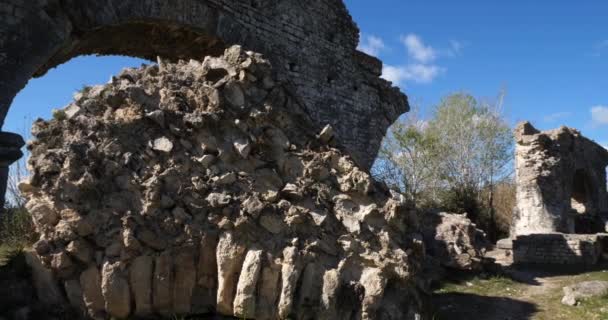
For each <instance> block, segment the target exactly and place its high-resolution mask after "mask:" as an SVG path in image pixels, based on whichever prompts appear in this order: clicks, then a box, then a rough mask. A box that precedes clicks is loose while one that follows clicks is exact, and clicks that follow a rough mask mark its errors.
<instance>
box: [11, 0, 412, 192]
mask: <svg viewBox="0 0 608 320" xmlns="http://www.w3.org/2000/svg"><path fill="white" fill-rule="evenodd" d="M0 24H1V25H2V26H1V28H0V123H3V122H4V118H5V116H6V114H7V111H8V109H9V107H10V104H11V102H12V100H13V98H14V97H15V95H16V94H17V93H18V92H19V91H20V90H21V89H22V88H23V87H24V86H25V85H26V84H27V82H28V81H29V79H30V78H32V77H39V76H42V75H44V74H45V73H46V71H48V70H49V69H51V68H53V67H55V66H57V65H59V64H61V63H63V62H66V61H68V60H70V59H71V58H73V57H76V56H78V55H87V54H100V55H109V54H117V55H128V56H136V57H142V58H146V59H150V60H155V59H156V57H157V56H160V57H162V58H164V59H169V60H178V59H189V58H198V59H200V58H202V57H203V56H205V55H210V54H211V55H214V54H220V53H221V52H222V51H223V49H224V48H225V47H226V46H228V45H232V44H239V45H241V46H243V47H244V48H245V49H246V50H253V51H256V52H259V53H262V54H264V55H266V56H267V57H269V58H270V60H271V62H272V64H273V66H274V69H275V70H276V73H277V74H276V77H277V78H279V79H282V80H287V81H289V82H291V84H292V90H293V91H295V93H296V96H298V97H300V98H301V99H302V101H301V103H302V104H303V105H304V106H305V108H306V112H307V113H308V114H309V115H310V116H311V118H312V119H313V120H314V122H315V124H316V125H317V126H319V127H323V126H324V125H326V124H328V123H329V124H331V125H332V126H333V128H335V130H336V133H337V136H338V137H339V141H340V144H341V145H342V146H343V147H344V148H345V149H346V150H348V151H349V153H350V154H352V156H353V158H354V159H355V160H356V161H357V162H358V163H359V164H360V165H362V166H363V167H366V168H369V167H370V166H371V164H372V161H373V159H374V157H375V156H376V153H377V151H378V148H379V146H380V143H381V140H382V138H383V136H384V134H385V132H386V129H387V127H388V126H389V125H390V124H391V123H392V122H393V121H394V120H396V119H397V117H398V116H399V115H400V114H402V113H404V112H406V111H408V108H409V106H408V102H407V98H406V96H405V95H403V94H402V93H401V92H400V91H399V90H398V89H396V88H394V87H392V86H391V85H390V83H388V82H387V81H385V80H382V79H380V78H379V76H380V75H381V72H382V64H381V62H380V61H379V60H377V59H376V58H373V57H370V56H368V55H366V54H364V53H362V52H359V51H357V50H356V47H357V44H358V40H359V30H358V28H357V27H356V25H355V23H354V22H353V21H352V18H351V17H350V15H349V14H348V12H347V10H346V8H345V6H344V3H343V2H342V1H340V0H313V1H305V2H304V1H299V0H238V1H234V0H179V1H164V0H142V1H118V0H103V1H99V0H35V1H29V0H27V1H26V0H0ZM22 144H23V141H22V139H21V138H20V137H19V136H16V135H13V134H9V133H4V134H3V135H0V146H1V150H0V151H2V152H1V153H0V158H2V159H3V160H4V161H2V162H3V163H2V165H4V169H3V171H2V172H3V174H4V177H0V178H1V179H0V180H2V181H5V180H6V174H7V170H8V169H6V168H7V166H8V164H10V163H12V162H13V161H15V160H16V159H18V158H19V157H20V156H21V154H20V151H19V148H20V147H21V145H22ZM3 184H5V182H3ZM0 191H2V190H0ZM1 193H2V194H4V192H1Z"/></svg>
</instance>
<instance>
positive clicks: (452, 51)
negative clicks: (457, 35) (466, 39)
mask: <svg viewBox="0 0 608 320" xmlns="http://www.w3.org/2000/svg"><path fill="white" fill-rule="evenodd" d="M464 46H465V44H464V43H462V42H460V41H457V40H450V47H449V48H448V49H447V50H445V55H447V56H448V57H456V56H459V55H460V53H461V52H462V49H463V48H464Z"/></svg>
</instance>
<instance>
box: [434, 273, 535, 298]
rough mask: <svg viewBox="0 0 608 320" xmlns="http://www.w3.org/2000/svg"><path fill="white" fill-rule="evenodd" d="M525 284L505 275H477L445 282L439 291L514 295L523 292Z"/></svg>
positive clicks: (481, 294)
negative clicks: (487, 276)
mask: <svg viewBox="0 0 608 320" xmlns="http://www.w3.org/2000/svg"><path fill="white" fill-rule="evenodd" d="M523 287H524V285H523V284H521V283H518V282H515V281H513V280H511V279H510V278H507V277H503V276H492V277H490V278H487V279H483V278H479V277H475V278H472V279H470V280H463V281H454V282H447V283H445V284H444V285H443V286H442V287H441V288H440V289H439V290H438V291H437V292H438V293H456V292H459V293H468V294H476V295H480V296H503V297H513V296H517V295H518V294H521V293H522V291H523Z"/></svg>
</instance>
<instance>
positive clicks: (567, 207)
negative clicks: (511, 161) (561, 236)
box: [511, 122, 608, 238]
mask: <svg viewBox="0 0 608 320" xmlns="http://www.w3.org/2000/svg"><path fill="white" fill-rule="evenodd" d="M515 139H516V142H517V144H516V154H515V164H516V181H517V205H516V207H515V210H514V212H513V227H512V228H513V229H512V231H511V236H512V237H513V238H514V237H516V236H518V235H525V234H532V233H552V232H562V233H575V232H576V233H598V232H605V231H606V226H605V225H606V221H608V192H607V191H606V166H608V150H606V149H605V148H604V147H602V146H601V145H599V144H597V143H595V142H593V141H591V140H589V139H587V138H585V137H583V136H582V135H581V133H580V132H579V131H577V130H575V129H571V128H567V127H561V128H559V129H555V130H550V131H543V132H540V131H538V130H536V129H535V128H534V127H533V126H532V125H531V124H530V123H529V122H524V123H520V124H519V125H518V126H517V128H516V129H515Z"/></svg>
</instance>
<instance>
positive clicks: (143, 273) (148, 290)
mask: <svg viewBox="0 0 608 320" xmlns="http://www.w3.org/2000/svg"><path fill="white" fill-rule="evenodd" d="M153 269H154V259H153V258H152V257H150V256H140V257H137V258H135V259H134V260H133V262H132V263H131V266H130V268H129V285H130V287H131V291H132V292H133V300H134V301H135V311H134V314H135V316H138V317H144V316H148V315H150V314H151V313H152V274H153Z"/></svg>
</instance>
